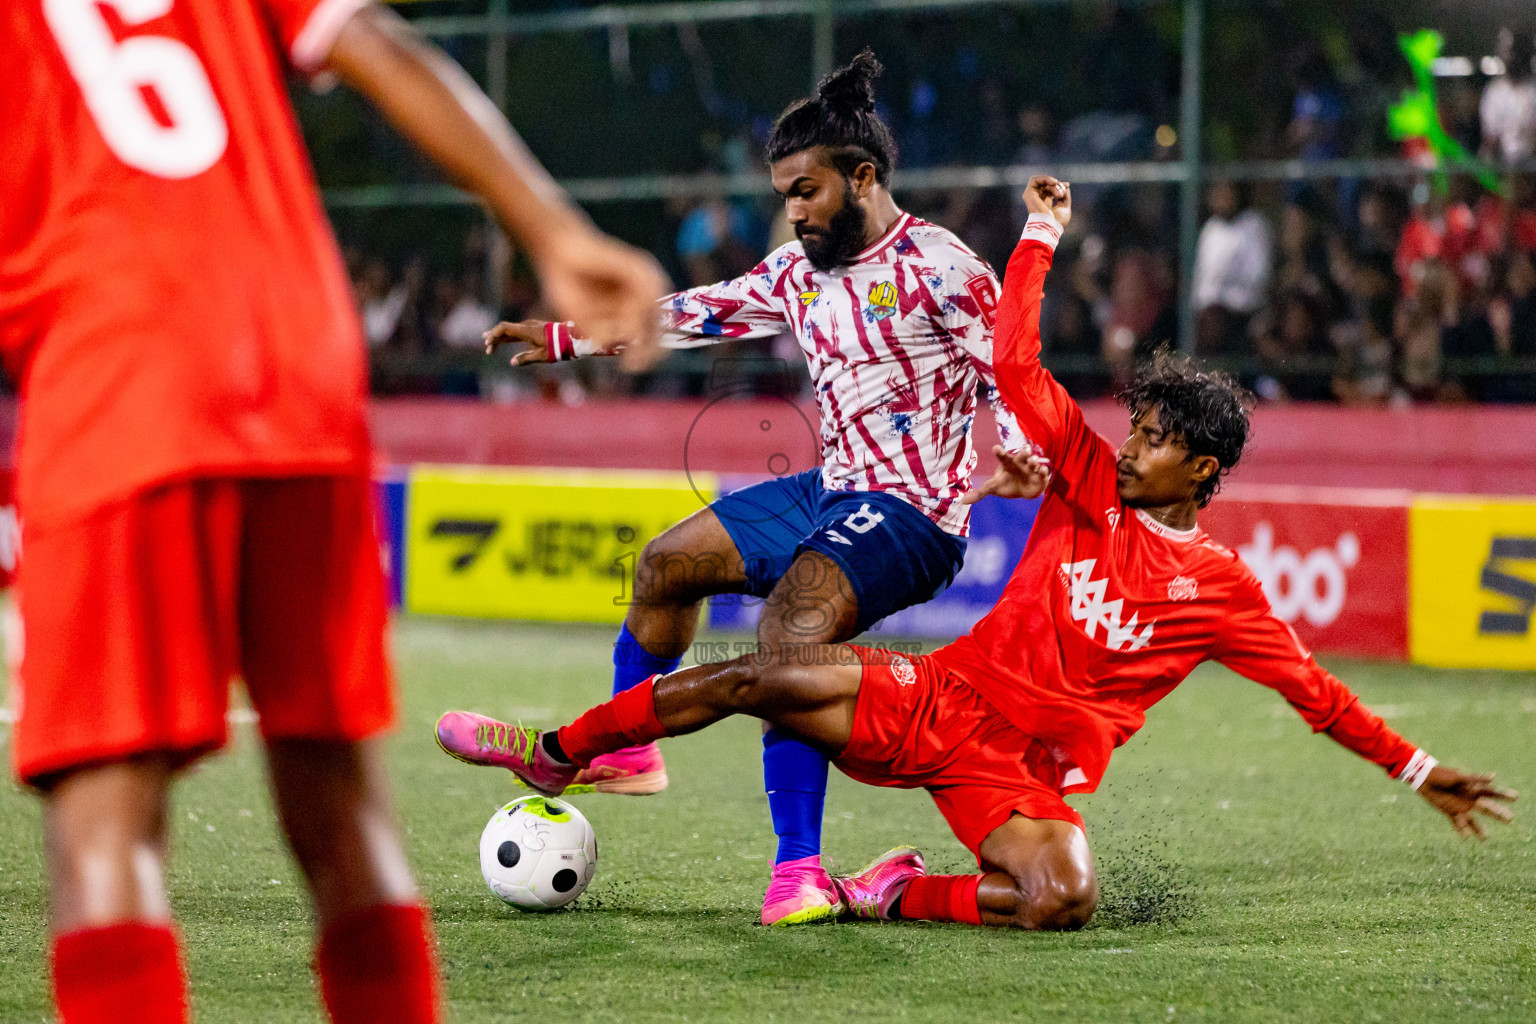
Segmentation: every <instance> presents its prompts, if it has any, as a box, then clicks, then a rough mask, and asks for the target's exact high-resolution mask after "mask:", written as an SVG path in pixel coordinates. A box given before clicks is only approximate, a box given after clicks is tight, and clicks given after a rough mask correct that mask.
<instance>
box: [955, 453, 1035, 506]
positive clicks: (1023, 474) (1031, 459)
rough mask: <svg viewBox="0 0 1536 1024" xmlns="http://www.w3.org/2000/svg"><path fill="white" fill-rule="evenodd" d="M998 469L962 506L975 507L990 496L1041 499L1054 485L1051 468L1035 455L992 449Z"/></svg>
mask: <svg viewBox="0 0 1536 1024" xmlns="http://www.w3.org/2000/svg"><path fill="white" fill-rule="evenodd" d="M992 454H993V455H996V456H997V468H996V469H994V470H993V471H992V475H991V476H989V477H987V479H986V481H985V482H984V483H983V484H982V485H981V486H980V487H972V488H971V489H970V490H969V491H967V492H966V493H965V497H963V498H961V499H960V503H961V504H962V505H974V504H976V502H978V501H980V500H981V499H982V498H985V497H986V496H987V495H989V494H995V495H997V496H998V497H999V498H1038V497H1039V496H1040V495H1042V494H1044V493H1045V489H1046V487H1047V486H1049V484H1050V482H1051V464H1050V462H1049V461H1048V460H1047V459H1045V458H1044V457H1042V456H1040V455H1037V454H1035V453H1034V452H1033V451H1028V450H1026V451H1021V452H1010V451H1009V450H1008V449H1006V448H1004V447H1003V446H1002V445H1000V444H999V445H993V446H992Z"/></svg>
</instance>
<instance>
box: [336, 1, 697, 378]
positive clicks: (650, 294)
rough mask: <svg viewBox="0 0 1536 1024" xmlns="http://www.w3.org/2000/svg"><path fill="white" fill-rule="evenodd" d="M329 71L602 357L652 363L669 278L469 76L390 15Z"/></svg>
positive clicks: (377, 11) (369, 20) (361, 21)
mask: <svg viewBox="0 0 1536 1024" xmlns="http://www.w3.org/2000/svg"><path fill="white" fill-rule="evenodd" d="M326 66H327V67H328V68H329V69H330V70H332V71H334V72H335V73H336V74H337V75H339V76H340V77H341V79H342V81H344V82H346V83H347V84H348V85H350V86H351V87H353V88H354V89H356V90H357V91H358V92H360V93H362V94H363V95H364V96H366V97H368V99H369V100H371V101H372V102H373V104H374V105H375V106H377V107H378V108H379V110H380V111H381V112H383V114H384V115H385V116H386V117H387V118H389V120H390V121H391V122H392V123H393V124H394V125H395V127H396V128H398V129H400V131H401V132H402V133H403V134H404V135H405V136H406V137H407V138H409V139H410V140H411V141H412V142H414V143H415V144H416V145H417V146H419V147H420V148H421V150H422V151H423V152H424V153H426V155H427V156H429V157H431V158H432V160H433V161H434V162H436V163H437V164H438V166H440V167H442V168H443V170H444V171H446V172H447V173H448V175H449V177H451V178H452V179H453V180H454V181H456V182H458V183H459V184H460V185H462V186H463V187H464V188H466V189H468V190H469V191H470V192H473V193H474V194H475V195H477V196H479V197H480V198H481V199H482V200H484V201H485V203H486V205H487V206H489V207H490V209H491V212H492V214H493V215H494V216H495V217H496V219H497V221H498V222H499V223H500V224H501V225H502V227H503V228H504V229H505V230H506V231H507V233H508V234H510V235H512V236H513V237H514V238H516V239H517V240H518V241H519V242H520V243H522V245H523V246H524V248H526V249H527V250H528V254H529V256H530V257H531V258H532V260H533V262H534V265H535V267H537V269H538V272H539V277H540V280H541V281H542V283H543V286H544V294H545V297H546V298H547V299H548V301H549V303H550V305H551V306H553V307H554V308H555V310H556V311H557V312H558V313H559V314H560V315H561V316H562V317H568V318H570V319H572V320H575V321H577V322H579V323H580V324H581V325H582V329H583V332H584V333H585V334H586V335H587V336H588V337H589V338H591V339H593V340H594V341H595V342H596V343H597V344H598V345H599V346H601V347H603V348H609V347H612V346H614V345H617V344H627V349H626V351H625V361H626V364H628V365H629V366H630V367H631V368H642V367H644V366H646V365H649V364H650V363H651V362H654V361H655V359H656V358H657V356H658V355H659V352H658V345H657V341H658V336H659V331H660V325H659V323H658V322H657V317H656V306H655V303H656V300H657V299H659V298H660V297H661V296H662V294H663V293H664V292H666V291H667V288H666V277H665V275H664V274H663V273H662V272H661V268H660V267H659V266H658V265H657V263H656V261H655V260H654V259H653V258H651V256H649V255H648V254H646V253H644V252H641V251H640V250H638V249H635V248H632V247H630V246H628V245H625V244H623V243H621V242H618V241H616V240H614V239H612V238H609V237H608V236H607V235H604V234H603V233H602V232H600V231H598V230H597V228H596V227H594V226H593V225H592V223H591V221H589V220H588V219H587V217H586V215H585V214H583V213H582V212H581V211H580V210H579V209H578V208H577V207H576V206H575V205H574V204H573V203H572V202H571V201H570V199H569V197H567V196H566V194H565V192H564V191H563V190H562V189H561V188H560V187H559V186H558V185H556V184H555V182H554V180H553V179H551V178H550V176H549V175H548V173H547V172H546V171H545V170H544V168H543V167H542V166H540V164H539V162H538V161H537V160H536V159H534V157H533V155H532V154H531V153H529V152H528V149H527V147H526V146H524V145H523V142H522V140H521V139H519V138H518V136H517V133H516V132H515V131H513V130H512V126H511V125H509V124H508V123H507V120H506V118H504V117H503V116H502V115H501V112H500V111H498V110H497V109H496V107H495V105H494V104H493V103H492V102H491V101H490V99H489V98H488V97H487V96H486V95H485V94H484V93H483V92H481V91H480V88H479V86H477V85H475V83H474V81H473V80H472V79H471V78H470V77H469V75H467V74H466V73H465V72H464V70H463V69H462V68H460V67H459V66H458V65H457V64H456V63H454V62H453V60H452V59H450V58H449V57H448V56H447V54H445V53H443V52H442V51H441V50H439V49H438V48H437V47H435V46H433V45H432V44H431V43H429V42H427V41H426V40H425V39H423V38H422V37H421V36H420V35H419V34H418V33H417V32H416V31H415V30H414V29H412V28H411V27H410V26H409V25H408V24H407V23H406V22H405V21H404V20H403V19H402V18H400V17H399V16H398V15H396V14H394V13H393V12H391V11H388V10H385V9H383V8H379V7H374V6H366V7H363V8H361V9H360V10H359V11H358V12H357V13H356V14H354V15H353V16H352V17H351V19H349V20H348V22H347V24H346V25H345V27H343V28H342V30H341V32H340V34H339V35H338V36H337V38H336V42H335V44H334V45H333V46H332V47H331V51H330V54H329V56H328V58H327V61H326Z"/></svg>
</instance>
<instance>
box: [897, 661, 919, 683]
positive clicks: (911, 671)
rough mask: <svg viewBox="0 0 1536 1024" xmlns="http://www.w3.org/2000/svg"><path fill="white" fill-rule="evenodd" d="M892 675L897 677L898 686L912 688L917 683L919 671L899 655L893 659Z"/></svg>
mask: <svg viewBox="0 0 1536 1024" xmlns="http://www.w3.org/2000/svg"><path fill="white" fill-rule="evenodd" d="M891 675H892V676H893V677H895V679H896V685H897V686H911V685H912V684H914V683H916V682H917V669H915V668H913V667H912V663H911V662H910V661H908V660H907V659H906V658H903V657H902V656H901V655H899V654H898V655H896V656H895V657H894V658H892V659H891Z"/></svg>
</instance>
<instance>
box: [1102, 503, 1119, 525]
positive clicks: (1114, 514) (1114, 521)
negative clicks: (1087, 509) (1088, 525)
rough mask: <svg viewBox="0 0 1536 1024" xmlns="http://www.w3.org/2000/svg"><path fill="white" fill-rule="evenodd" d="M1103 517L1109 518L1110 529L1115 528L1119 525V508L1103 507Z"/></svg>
mask: <svg viewBox="0 0 1536 1024" xmlns="http://www.w3.org/2000/svg"><path fill="white" fill-rule="evenodd" d="M1104 518H1105V519H1108V520H1109V528H1110V529H1111V530H1114V529H1117V528H1118V527H1119V526H1120V510H1119V509H1117V508H1107V509H1105V510H1104Z"/></svg>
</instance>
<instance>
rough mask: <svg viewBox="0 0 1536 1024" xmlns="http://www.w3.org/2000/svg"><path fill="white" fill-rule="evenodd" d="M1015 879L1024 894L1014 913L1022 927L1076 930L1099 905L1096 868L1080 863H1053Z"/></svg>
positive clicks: (1051, 930)
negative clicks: (1085, 866)
mask: <svg viewBox="0 0 1536 1024" xmlns="http://www.w3.org/2000/svg"><path fill="white" fill-rule="evenodd" d="M1015 881H1016V883H1017V884H1018V886H1019V890H1020V892H1021V893H1022V895H1023V899H1022V901H1021V904H1020V907H1019V910H1018V912H1017V914H1016V915H1015V917H1016V919H1017V922H1018V924H1019V925H1020V927H1023V928H1028V929H1031V930H1033V931H1047V932H1064V931H1076V930H1077V929H1079V928H1081V927H1083V926H1084V925H1085V924H1087V923H1088V920H1089V918H1091V917H1093V912H1094V910H1095V909H1096V908H1097V907H1098V905H1099V887H1098V883H1097V882H1096V881H1095V880H1094V877H1093V872H1092V871H1091V870H1087V869H1084V868H1083V867H1082V866H1080V865H1077V864H1073V863H1070V862H1068V863H1064V864H1059V865H1052V866H1051V868H1050V869H1048V870H1045V871H1040V872H1035V873H1032V874H1031V875H1030V876H1029V877H1027V878H1019V879H1015Z"/></svg>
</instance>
